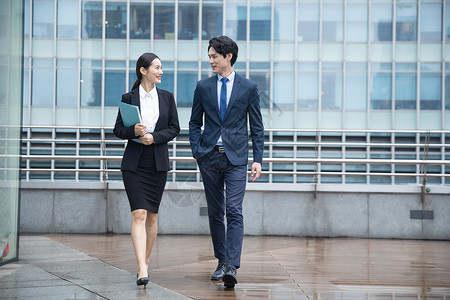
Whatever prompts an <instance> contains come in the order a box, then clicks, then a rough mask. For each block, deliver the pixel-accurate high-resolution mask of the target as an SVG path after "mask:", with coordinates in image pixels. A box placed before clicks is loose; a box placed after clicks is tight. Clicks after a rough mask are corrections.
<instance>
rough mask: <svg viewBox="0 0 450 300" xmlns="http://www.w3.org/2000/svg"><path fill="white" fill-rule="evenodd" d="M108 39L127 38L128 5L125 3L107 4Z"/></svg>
mask: <svg viewBox="0 0 450 300" xmlns="http://www.w3.org/2000/svg"><path fill="white" fill-rule="evenodd" d="M105 28H106V38H107V39H124V38H126V36H127V5H126V3H123V2H107V3H106V21H105Z"/></svg>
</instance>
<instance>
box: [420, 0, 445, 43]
mask: <svg viewBox="0 0 450 300" xmlns="http://www.w3.org/2000/svg"><path fill="white" fill-rule="evenodd" d="M420 39H421V41H422V42H440V41H441V40H442V5H441V4H422V7H421V13H420Z"/></svg>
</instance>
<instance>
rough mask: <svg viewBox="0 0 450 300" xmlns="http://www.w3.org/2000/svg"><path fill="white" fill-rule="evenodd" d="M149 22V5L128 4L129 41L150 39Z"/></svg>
mask: <svg viewBox="0 0 450 300" xmlns="http://www.w3.org/2000/svg"><path fill="white" fill-rule="evenodd" d="M150 21H151V6H150V4H149V3H132V4H130V39H150Z"/></svg>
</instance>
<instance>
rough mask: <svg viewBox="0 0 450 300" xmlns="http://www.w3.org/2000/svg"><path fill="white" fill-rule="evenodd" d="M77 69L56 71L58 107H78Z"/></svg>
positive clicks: (59, 69)
mask: <svg viewBox="0 0 450 300" xmlns="http://www.w3.org/2000/svg"><path fill="white" fill-rule="evenodd" d="M77 83H78V74H77V69H69V68H58V69H57V70H56V105H57V106H77V104H78V103H77V99H78V84H77Z"/></svg>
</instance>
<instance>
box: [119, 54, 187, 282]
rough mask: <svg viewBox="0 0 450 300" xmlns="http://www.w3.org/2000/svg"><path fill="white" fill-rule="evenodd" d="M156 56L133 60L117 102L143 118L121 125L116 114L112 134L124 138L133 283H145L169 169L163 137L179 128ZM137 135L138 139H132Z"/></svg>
mask: <svg viewBox="0 0 450 300" xmlns="http://www.w3.org/2000/svg"><path fill="white" fill-rule="evenodd" d="M162 74H163V71H162V65H161V61H160V60H159V58H158V56H156V55H155V54H153V53H144V54H142V55H141V57H139V59H138V61H137V62H136V76H137V80H136V82H135V83H134V85H133V88H132V89H131V92H129V93H126V94H123V95H122V102H125V103H128V104H131V105H136V106H137V107H139V111H140V115H141V120H142V123H138V124H136V125H134V126H131V127H125V126H124V124H123V121H122V117H121V115H120V111H119V113H118V115H117V120H116V125H115V126H114V134H115V135H116V136H117V137H119V138H121V139H128V144H127V147H126V148H125V152H124V154H123V158H122V165H121V168H120V169H121V171H122V177H123V183H124V185H125V191H126V193H127V196H128V200H129V202H130V207H131V216H132V223H131V239H132V241H133V246H134V252H135V254H136V260H137V264H138V274H137V281H136V284H137V285H143V286H144V287H145V286H146V285H147V283H148V281H149V279H148V263H149V259H150V254H151V252H152V248H153V243H154V241H155V238H156V234H157V231H158V229H157V218H158V208H159V204H160V202H161V197H162V194H163V191H164V186H165V184H166V180H167V171H168V170H169V151H168V145H167V142H169V141H171V140H172V139H174V138H175V137H176V136H177V135H178V133H179V132H180V126H179V124H178V114H177V108H176V104H175V99H174V97H173V94H172V93H170V92H168V91H165V90H161V89H158V88H157V87H156V86H155V84H157V83H161V76H162ZM136 138H138V139H139V141H140V142H141V143H138V142H135V141H133V139H136Z"/></svg>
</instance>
